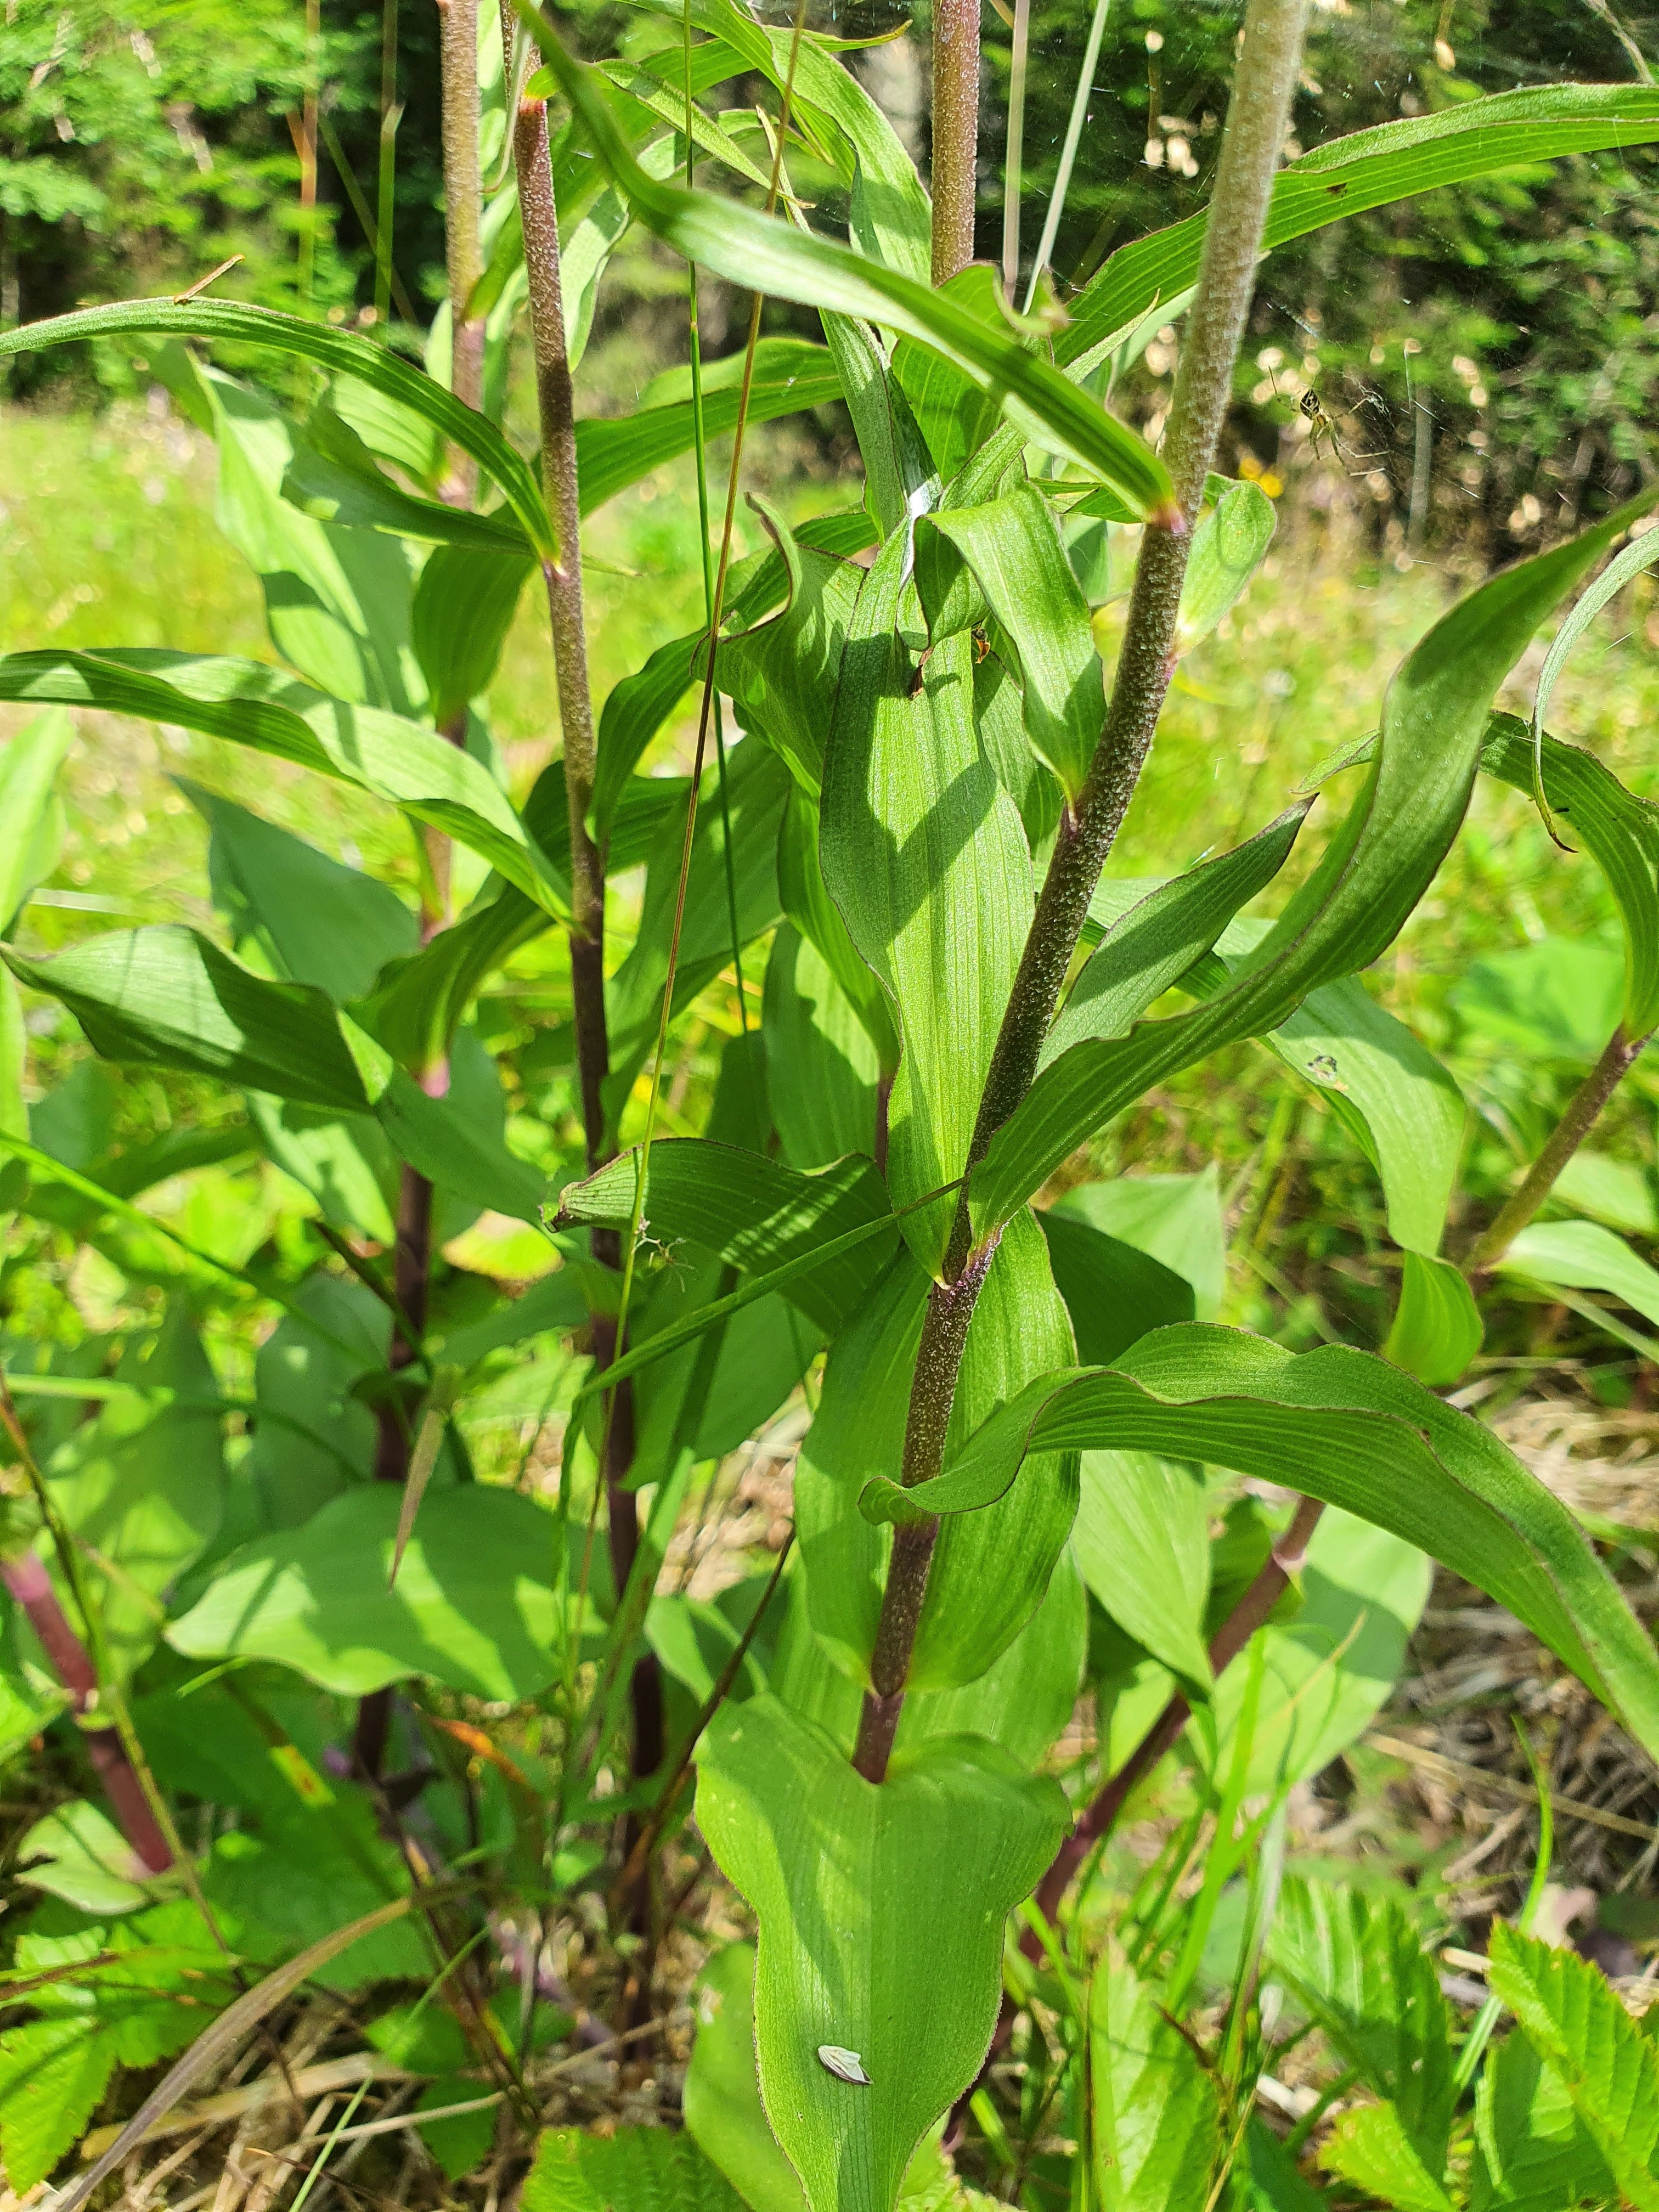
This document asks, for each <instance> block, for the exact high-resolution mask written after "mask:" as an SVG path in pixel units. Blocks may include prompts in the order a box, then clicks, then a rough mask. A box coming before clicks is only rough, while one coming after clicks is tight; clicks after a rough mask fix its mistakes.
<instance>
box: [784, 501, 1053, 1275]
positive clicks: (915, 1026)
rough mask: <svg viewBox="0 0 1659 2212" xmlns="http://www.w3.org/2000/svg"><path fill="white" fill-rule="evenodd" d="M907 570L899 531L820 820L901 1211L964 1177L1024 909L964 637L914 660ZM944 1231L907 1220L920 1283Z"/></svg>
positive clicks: (830, 758)
mask: <svg viewBox="0 0 1659 2212" xmlns="http://www.w3.org/2000/svg"><path fill="white" fill-rule="evenodd" d="M907 567H908V549H907V546H906V543H905V540H904V538H903V536H902V534H900V533H896V534H895V535H894V536H893V537H891V538H889V539H888V541H887V543H886V544H885V545H884V547H883V549H882V550H881V551H880V553H878V555H877V556H876V560H875V563H874V565H873V566H872V568H871V569H870V570H869V572H868V573H867V574H866V578H865V581H864V587H863V589H862V591H861V592H860V595H859V599H858V605H857V607H856V609H855V611H854V616H853V620H852V623H851V625H850V627H849V629H848V639H847V648H846V652H845V654H844V656H843V658H842V672H841V685H840V689H839V690H838V692H837V694H836V712H835V721H834V725H833V727H832V730H831V734H830V741H829V752H828V755H827V757H826V759H825V763H824V789H823V813H822V817H821V823H820V839H821V848H820V849H821V855H822V862H823V874H824V880H825V882H826V883H827V884H828V885H829V892H830V896H832V897H833V898H834V900H835V902H836V906H837V907H838V908H839V909H840V911H841V915H842V919H843V921H845V922H846V924H847V927H848V933H849V935H850V936H851V938H852V940H853V943H854V945H855V946H856V947H857V949H858V951H859V952H860V955H861V956H862V957H863V958H864V960H865V962H866V963H867V965H868V966H869V967H870V968H871V969H872V971H873V972H874V974H875V975H876V976H877V977H878V980H879V981H880V982H881V983H882V985H883V986H884V988H885V989H886V991H887V993H888V994H889V995H890V998H891V1000H892V1002H893V1004H894V1006H895V1007H896V1011H897V1014H898V1026H899V1031H900V1035H901V1036H902V1041H903V1054H902V1059H901V1060H900V1062H899V1067H898V1073H897V1074H896V1077H895V1079H894V1082H893V1089H892V1096H891V1100H890V1107H889V1129H890V1135H889V1149H888V1179H889V1182H890V1184H891V1187H892V1190H893V1194H894V1198H895V1200H896V1202H897V1203H899V1204H901V1205H903V1204H906V1203H908V1201H909V1200H913V1199H915V1198H918V1197H920V1196H921V1194H923V1193H924V1192H927V1191H929V1190H933V1189H937V1188H939V1185H941V1184H942V1183H946V1182H951V1181H952V1180H953V1179H954V1178H955V1177H956V1176H959V1175H960V1174H961V1172H962V1170H963V1165H964V1164H965V1162H966V1159H967V1155H968V1145H969V1139H970V1137H971V1135H972V1133H973V1127H974V1121H975V1114H976V1112H977V1110H978V1103H979V1094H980V1091H981V1088H982V1087H983V1084H984V1079H985V1073H986V1070H987V1067H988V1066H989V1065H990V1059H991V1054H992V1051H993V1048H994V1045H995V1042H996V1036H997V1031H998V1030H999V1028H1000V1024H1001V1022H1002V1017H1003V1012H1004V1009H1005V1007H1006V1004H1007V999H1008V992H1009V989H1010V987H1011V986H1012V982H1013V979H1014V974H1015V971H1016V969H1017V968H1018V963H1019V955H1020V949H1021V947H1022V945H1024V941H1025V936H1026V933H1027V930H1028V929H1029V927H1030V916H1031V902H1032V894H1031V870H1030V857H1029V853H1028V849H1027V847H1026V842H1025V836H1024V830H1023V829H1022V828H1021V826H1020V822H1019V817H1018V814H1017V812H1016V811H1015V809H1014V805H1013V802H1012V799H1010V798H1009V797H1008V795H1007V793H1006V791H1004V790H1003V788H1002V787H1001V785H1000V783H999V782H998V781H997V778H996V775H995V773H994V770H993V769H992V768H991V766H990V764H989V763H988V762H987V760H986V758H985V756H984V752H983V750H982V749H981V745H980V743H979V738H978V733H977V732H976V730H975V726H974V720H973V714H972V700H973V687H972V678H973V660H974V649H973V645H972V642H971V640H970V639H969V637H968V636H967V635H966V634H965V633H962V634H958V635H956V636H954V637H950V638H946V639H944V640H942V641H941V642H940V643H939V645H938V646H937V647H935V648H934V650H933V653H931V654H930V655H929V656H928V657H927V659H926V660H925V661H921V660H920V653H921V646H922V640H921V636H920V635H919V633H918V630H917V627H916V624H917V618H918V607H917V602H916V599H915V592H914V590H913V589H912V588H911V587H910V586H908V584H907V582H906V580H905V571H906V568H907ZM950 1220H951V1207H950V1205H949V1203H948V1202H945V1203H944V1204H942V1205H941V1206H936V1207H933V1208H930V1209H928V1210H927V1212H923V1213H919V1214H915V1215H912V1216H911V1217H910V1218H908V1221H907V1223H906V1225H905V1234H906V1236H907V1237H908V1239H909V1241H910V1243H911V1246H912V1249H914V1250H915V1253H916V1255H917V1257H918V1258H919V1259H920V1260H921V1262H922V1264H923V1265H924V1267H927V1269H928V1270H929V1272H930V1273H937V1272H938V1269H939V1266H940V1264H941V1262H942V1260H943V1256H944V1249H945V1238H946V1237H947V1235H948V1233H949V1229H950Z"/></svg>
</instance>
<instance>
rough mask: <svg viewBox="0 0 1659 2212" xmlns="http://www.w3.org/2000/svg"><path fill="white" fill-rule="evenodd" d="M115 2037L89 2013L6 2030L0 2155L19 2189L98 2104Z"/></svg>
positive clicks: (39, 2176)
mask: <svg viewBox="0 0 1659 2212" xmlns="http://www.w3.org/2000/svg"><path fill="white" fill-rule="evenodd" d="M114 2064H115V2039H114V2037H113V2036H112V2035H111V2034H110V2033H108V2032H107V2030H106V2029H104V2028H103V2027H100V2023H99V2021H98V2018H97V2015H95V2014H92V2013H82V2012H75V2013H63V2014H59V2015H57V2016H56V2017H55V2018H52V2019H46V2020H31V2021H26V2022H25V2023H24V2025H23V2026H22V2027H11V2028H8V2029H7V2031H6V2039H5V2048H4V2050H3V2051H0V2158H3V2160H4V2161H5V2172H6V2179H7V2181H8V2182H9V2185H10V2186H11V2187H12V2189H13V2190H15V2191H16V2192H17V2193H18V2194H19V2195H22V2194H23V2193H25V2192H26V2191H29V2190H31V2189H33V2188H34V2187H35V2185H37V2184H38V2183H40V2182H42V2181H44V2180H45V2179H46V2176H47V2175H48V2174H49V2173H50V2172H52V2168H53V2166H56V2165H57V2163H58V2160H59V2159H60V2158H62V2157H63V2155H64V2152H65V2151H67V2150H68V2149H69V2148H70V2145H71V2144H72V2143H74V2142H76V2139H77V2138H78V2137H79V2136H81V2134H82V2132H83V2131H84V2130H85V2128H86V2125H87V2123H88V2120H90V2119H91V2118H92V2116H93V2114H94V2112H96V2110H97V2109H98V2106H99V2103H100V2100H101V2099H102V2097H103V2094H104V2090H105V2087H106V2085H107V2083H108V2081H109V2077H110V2072H111V2069H112V2067H113V2066H114Z"/></svg>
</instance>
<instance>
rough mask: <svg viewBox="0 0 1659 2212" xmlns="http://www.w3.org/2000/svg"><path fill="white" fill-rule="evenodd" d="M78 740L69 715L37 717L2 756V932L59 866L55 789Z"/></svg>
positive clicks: (59, 828)
mask: <svg viewBox="0 0 1659 2212" xmlns="http://www.w3.org/2000/svg"><path fill="white" fill-rule="evenodd" d="M74 735H75V725H74V723H73V722H71V721H70V718H69V716H68V715H67V714H52V713H48V714H37V715H36V716H35V718H34V720H33V721H32V722H29V723H27V724H26V725H25V726H24V727H23V728H22V729H21V730H19V731H18V732H17V734H16V735H15V737H14V738H10V739H9V741H8V742H7V744H6V747H5V750H3V752H0V932H3V931H4V930H6V929H7V928H9V926H10V924H11V922H12V921H13V919H14V917H15V915H17V914H18V913H19V912H20V911H21V908H22V905H23V902H24V900H25V899H27V896H28V895H29V893H30V892H31V891H32V890H33V889H34V886H35V885H36V884H38V883H39V882H40V879H41V878H42V877H43V876H49V875H50V874H51V873H52V869H53V868H54V867H55V866H57V862H58V848H59V846H60V845H61V843H62V839H63V805H62V802H61V801H60V800H59V799H57V797H56V795H55V793H54V789H53V787H54V785H55V783H56V781H57V778H58V769H60V768H61V767H62V766H63V763H64V754H65V753H66V752H67V751H68V750H69V749H70V740H71V739H72V738H73V737H74Z"/></svg>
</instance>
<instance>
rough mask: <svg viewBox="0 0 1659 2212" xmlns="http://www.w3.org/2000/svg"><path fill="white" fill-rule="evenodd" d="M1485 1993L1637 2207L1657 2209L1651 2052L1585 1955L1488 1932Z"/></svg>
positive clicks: (1657, 2093)
mask: <svg viewBox="0 0 1659 2212" xmlns="http://www.w3.org/2000/svg"><path fill="white" fill-rule="evenodd" d="M1492 1995H1493V1996H1496V1997H1498V1998H1501V1999H1502V2001H1503V2002H1504V2003H1505V2004H1506V2005H1508V2007H1509V2008H1510V2011H1511V2012H1512V2013H1513V2014H1514V2015H1515V2016H1516V2020H1517V2021H1519V2022H1520V2023H1521V2031H1522V2034H1523V2035H1524V2036H1525V2037H1526V2039H1527V2040H1528V2043H1530V2044H1531V2045H1533V2047H1534V2050H1535V2051H1537V2052H1538V2054H1539V2056H1540V2057H1541V2058H1544V2059H1546V2060H1547V2062H1548V2063H1549V2064H1550V2065H1551V2066H1553V2068H1554V2069H1555V2070H1556V2072H1557V2073H1558V2074H1559V2075H1560V2077H1561V2079H1562V2081H1564V2082H1565V2085H1566V2090H1567V2094H1568V2095H1569V2096H1570V2097H1571V2100H1572V2105H1573V2109H1574V2111H1575V2112H1577V2115H1578V2118H1579V2119H1580V2120H1581V2121H1582V2122H1583V2125H1584V2127H1585V2128H1586V2130H1588V2131H1589V2135H1590V2136H1591V2137H1592V2138H1593V2139H1594V2141H1595V2147H1596V2148H1597V2149H1598V2150H1599V2151H1600V2152H1601V2155H1602V2157H1603V2158H1604V2159H1605V2160H1607V2165H1608V2166H1609V2168H1610V2169H1611V2171H1612V2172H1613V2179H1614V2180H1615V2182H1616V2183H1617V2185H1618V2188H1619V2192H1620V2196H1621V2197H1623V2198H1624V2199H1625V2201H1626V2203H1629V2204H1632V2205H1635V2206H1637V2207H1638V2208H1639V2212H1652V2208H1653V2207H1655V2206H1659V2051H1656V2047H1655V2045H1654V2044H1653V2043H1652V2041H1651V2040H1650V2039H1649V2038H1648V2037H1647V2036H1645V2035H1644V2033H1642V2031H1641V2029H1640V2028H1639V2027H1638V2026H1637V2024H1636V2022H1635V2021H1633V2020H1632V2019H1631V2017H1630V2015H1628V2014H1627V2013H1626V2010H1625V2008H1624V2007H1623V2006H1622V2005H1621V2004H1620V2002H1619V2000H1618V1998H1617V1997H1616V1996H1614V1995H1613V1991H1612V1990H1610V1989H1609V1988H1608V1986H1607V1979H1606V1977H1605V1976H1604V1975H1602V1974H1601V1972H1599V1971H1598V1970H1597V1969H1596V1968H1595V1967H1594V1966H1591V1965H1590V1963H1589V1960H1587V1959H1581V1958H1579V1957H1578V1956H1577V1954H1576V1953H1574V1952H1571V1951H1565V1950H1553V1949H1552V1948H1550V1946H1549V1945H1548V1944H1547V1943H1540V1942H1534V1940H1533V1939H1532V1938H1531V1937H1529V1936H1518V1935H1516V1932H1515V1931H1514V1929H1511V1928H1509V1927H1507V1926H1505V1924H1504V1923H1503V1922H1502V1921H1501V1920H1499V1921H1494V1923H1492Z"/></svg>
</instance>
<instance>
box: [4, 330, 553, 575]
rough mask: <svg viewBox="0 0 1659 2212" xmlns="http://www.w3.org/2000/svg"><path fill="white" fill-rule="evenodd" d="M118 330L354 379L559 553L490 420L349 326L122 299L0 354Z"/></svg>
mask: <svg viewBox="0 0 1659 2212" xmlns="http://www.w3.org/2000/svg"><path fill="white" fill-rule="evenodd" d="M126 336H132V337H138V336H144V337H149V336H169V337H191V338H207V339H215V338H216V339H219V340H221V341H222V342H224V343H227V344H231V345H246V346H264V347H268V348H270V350H271V351H273V352H276V353H283V354H289V355H295V356H298V357H299V358H300V359H301V360H302V361H309V362H313V364H314V365H315V366H316V367H317V368H321V369H325V370H326V371H327V372H328V373H329V374H331V375H337V376H349V377H352V378H355V379H356V380H357V381H358V382H359V383H361V384H364V385H367V386H368V387H369V389H370V390H371V391H373V392H376V393H378V394H379V395H380V396H381V397H382V398H386V399H389V400H391V401H392V402H394V403H396V404H398V405H400V406H402V407H404V408H406V409H407V410H409V411H410V413H411V414H413V415H416V416H419V417H420V418H421V419H422V421H423V422H429V423H430V424H431V425H432V427H433V428H434V429H435V430H436V431H437V432H438V433H439V434H440V435H441V436H442V437H445V438H447V439H449V440H450V441H452V442H453V444H455V445H457V446H459V447H460V448H461V450H462V452H463V453H469V454H471V457H472V459H474V460H475V461H477V464H478V465H479V467H480V468H481V469H482V470H483V472H484V474H485V475H486V476H487V477H489V478H490V479H491V481H492V482H493V483H497V484H499V485H500V486H501V489H502V491H503V492H504V493H505V494H506V495H507V505H508V506H509V507H511V508H512V509H513V513H514V514H515V515H516V516H517V518H518V520H519V521H520V524H521V526H523V529H524V532H525V535H526V538H528V539H529V540H530V543H531V544H532V547H533V548H534V549H535V550H536V552H537V553H538V555H539V556H540V557H541V558H542V559H543V560H549V561H556V560H557V558H558V557H559V548H558V541H557V538H556V536H555V534H554V531H553V526H552V524H551V522H550V520H549V519H548V513H547V509H546V507H544V505H543V503H542V496H541V493H540V492H539V491H538V489H537V485H536V478H535V475H534V472H533V471H532V469H531V468H530V466H529V464H528V463H527V462H526V461H525V460H524V459H521V457H520V455H519V454H518V453H514V451H513V448H512V447H511V446H509V445H508V444H507V441H506V439H505V438H503V437H502V435H501V432H500V431H499V430H497V429H496V428H495V424H494V423H493V422H490V421H489V418H488V417H487V416H483V415H478V414H475V413H474V412H473V410H472V409H471V408H470V407H466V406H464V405H463V404H462V403H461V402H460V401H459V399H457V398H453V395H452V394H451V393H449V392H446V391H445V390H444V388H443V386H441V384H436V383H435V382H434V381H433V380H432V379H431V378H430V377H428V376H425V375H422V373H421V371H420V370H419V369H417V368H412V367H411V366H410V363H409V362H406V361H404V360H403V359H402V358H401V357H400V356H398V355H397V354H395V353H393V352H392V351H391V350H390V349H388V348H386V347H385V346H382V345H378V344H376V343H374V341H373V340H371V339H369V338H365V337H357V336H356V333H355V332H352V331H337V330H335V329H333V328H331V325H328V324H326V323H312V322H306V321H304V320H302V319H301V317H299V316H298V315H284V314H279V313H277V312H276V309H274V308H271V307H247V306H244V305H243V304H241V303H240V301H229V300H205V299H198V300H187V301H182V302H180V301H173V300H124V301H117V302H115V303H114V304H112V305H111V306H108V307H84V308H82V309H81V310H80V311H79V312H78V313H75V314H72V315H58V316H56V317H54V318H53V319H52V320H50V321H48V322H41V323H27V324H25V325H23V326H22V327H21V329H17V330H11V331H0V360H4V359H5V358H6V356H8V355H11V354H19V353H33V352H37V351H39V349H40V348H41V347H43V346H52V345H64V344H67V343H70V341H71V340H74V339H79V338H108V337H126Z"/></svg>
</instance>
